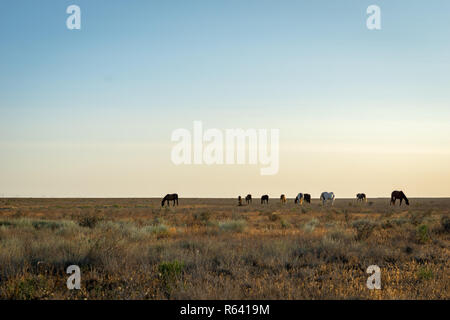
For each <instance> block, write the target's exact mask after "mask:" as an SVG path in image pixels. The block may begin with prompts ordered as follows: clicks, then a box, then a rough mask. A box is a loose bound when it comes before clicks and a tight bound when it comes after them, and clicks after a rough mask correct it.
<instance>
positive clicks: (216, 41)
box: [0, 0, 450, 198]
mask: <svg viewBox="0 0 450 320" xmlns="http://www.w3.org/2000/svg"><path fill="white" fill-rule="evenodd" d="M71 4H76V5H78V6H80V8H81V30H68V29H67V28H66V19H67V17H68V16H69V15H68V14H67V13H66V8H67V7H68V6H69V5H71ZM372 4H376V5H378V6H379V7H380V8H381V26H382V29H381V30H375V31H370V30H368V29H367V28H366V19H367V16H368V15H367V14H366V9H367V7H368V6H369V5H372ZM449 13H450V2H449V1H447V0H431V1H407V0H397V1H386V0H384V1H377V0H371V1H366V0H341V1H334V0H327V1H325V0H317V1H301V0H281V1H270V0H245V1H242V0H226V1H225V0H209V1H207V0H191V1H181V0H169V1H140V0H128V1H124V0H116V1H106V0H96V1H87V0H70V1H66V0H64V1H63V0H58V1H57V0H43V1H32V0H16V1H12V0H3V1H1V2H0V39H1V42H0V46H1V50H0V196H32V197H41V196H47V197H51V196H55V197H64V196H68V197H159V196H161V195H164V194H166V193H173V192H177V193H179V194H180V196H181V197H183V196H184V197H237V195H246V194H247V193H252V194H253V195H254V196H258V195H260V194H265V193H268V194H270V195H271V196H272V197H279V195H280V194H281V193H285V194H286V195H287V196H288V197H294V196H295V194H296V193H298V192H304V193H305V192H306V193H311V194H312V196H313V197H314V198H316V197H318V196H319V195H320V192H322V191H333V192H335V194H336V196H337V198H339V197H354V195H355V194H356V193H359V192H365V193H366V194H367V195H368V197H388V196H389V195H390V192H391V191H392V190H394V189H401V190H403V191H405V193H406V194H407V196H409V197H450V89H449V88H450V19H449V18H448V17H449ZM195 120H200V121H202V122H203V125H204V127H205V129H207V128H217V129H220V130H225V129H229V128H243V129H248V128H255V129H259V128H262V129H271V128H274V129H279V130H280V155H279V158H280V164H279V172H278V174H276V175H273V176H261V175H260V168H261V166H260V165H248V164H247V165H211V166H207V165H179V166H175V165H174V164H173V163H172V161H171V159H170V155H171V149H172V147H173V146H174V145H175V143H174V142H172V141H171V133H172V132H173V131H174V130H175V129H177V128H186V129H188V130H192V128H193V121H195Z"/></svg>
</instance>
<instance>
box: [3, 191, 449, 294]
mask: <svg viewBox="0 0 450 320" xmlns="http://www.w3.org/2000/svg"><path fill="white" fill-rule="evenodd" d="M410 200H411V205H410V206H409V207H406V206H402V207H398V206H397V207H395V208H394V207H392V206H389V200H388V199H369V201H368V202H367V203H365V204H359V203H357V202H356V200H353V199H347V200H345V199H338V200H336V202H335V205H334V207H323V206H322V205H321V204H319V201H318V200H317V199H314V200H313V201H312V204H311V205H308V204H304V205H303V206H299V205H295V204H294V201H293V200H292V199H288V203H287V204H285V205H281V204H280V203H279V200H278V199H271V201H270V203H269V205H264V206H263V205H261V204H259V201H258V199H254V201H253V204H252V205H249V206H242V207H238V206H237V199H183V198H181V199H180V205H179V206H178V207H175V208H174V207H170V208H161V206H160V199H6V198H3V199H0V298H1V299H449V298H450V277H449V266H450V263H449V245H450V215H449V211H450V199H410ZM72 264H75V265H78V266H80V268H81V273H82V274H81V289H80V290H68V289H67V287H66V280H67V277H68V275H67V274H66V273H65V269H66V268H67V267H68V266H69V265H72ZM373 264H375V265H378V266H380V268H381V280H382V289H381V290H369V289H367V287H366V281H367V278H368V276H369V275H368V274H366V269H367V267H368V266H369V265H373Z"/></svg>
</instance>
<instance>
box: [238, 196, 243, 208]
mask: <svg viewBox="0 0 450 320" xmlns="http://www.w3.org/2000/svg"><path fill="white" fill-rule="evenodd" d="M238 206H240V207H241V206H242V197H241V196H239V197H238Z"/></svg>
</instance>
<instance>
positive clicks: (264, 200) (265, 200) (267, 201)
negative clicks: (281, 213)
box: [261, 194, 269, 204]
mask: <svg viewBox="0 0 450 320" xmlns="http://www.w3.org/2000/svg"><path fill="white" fill-rule="evenodd" d="M264 202H266V203H267V204H269V196H268V195H267V194H265V195H263V196H262V197H261V204H263V203H264Z"/></svg>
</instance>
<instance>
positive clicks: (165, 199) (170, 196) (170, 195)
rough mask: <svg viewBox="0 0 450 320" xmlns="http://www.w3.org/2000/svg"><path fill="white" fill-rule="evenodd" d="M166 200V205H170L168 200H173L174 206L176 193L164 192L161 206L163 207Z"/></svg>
mask: <svg viewBox="0 0 450 320" xmlns="http://www.w3.org/2000/svg"><path fill="white" fill-rule="evenodd" d="M166 201H167V205H168V206H169V207H170V202H169V201H173V206H175V202H176V203H177V205H178V194H176V193H173V194H166V196H165V197H164V198H163V199H162V202H161V207H164V202H166Z"/></svg>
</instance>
